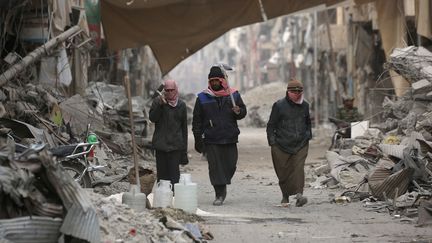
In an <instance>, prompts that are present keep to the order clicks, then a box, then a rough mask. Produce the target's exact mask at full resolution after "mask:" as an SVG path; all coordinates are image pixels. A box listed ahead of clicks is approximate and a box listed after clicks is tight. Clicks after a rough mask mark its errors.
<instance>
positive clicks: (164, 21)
mask: <svg viewBox="0 0 432 243" xmlns="http://www.w3.org/2000/svg"><path fill="white" fill-rule="evenodd" d="M343 1H344V0H307V1H304V0H285V1H279V0H261V1H260V0H188V1H185V0H159V1H156V0H147V1H142V0H134V1H130V0H101V14H102V23H103V27H104V31H105V35H106V38H107V41H108V46H109V48H110V49H112V50H118V49H124V48H132V47H138V46H143V45H149V46H150V48H151V49H152V51H153V54H154V55H155V57H156V59H157V61H158V63H159V66H160V68H161V71H162V74H166V73H168V72H169V71H170V70H171V69H172V68H174V67H175V66H176V65H177V64H178V63H180V62H181V61H182V60H183V59H185V58H186V57H188V56H190V55H192V54H193V53H195V52H196V51H198V50H199V49H201V48H202V47H204V46H205V45H206V44H208V43H210V42H211V41H213V40H215V39H216V38H217V37H219V36H221V35H222V34H224V33H225V32H227V31H229V30H230V29H232V28H235V27H239V26H243V25H248V24H252V23H256V22H261V21H263V14H262V13H263V12H264V13H265V16H266V17H267V18H268V19H271V18H275V17H278V16H282V15H286V14H290V13H294V12H297V11H300V10H304V9H307V8H311V7H315V6H318V5H324V6H329V5H333V4H336V3H339V2H343ZM261 3H262V5H261Z"/></svg>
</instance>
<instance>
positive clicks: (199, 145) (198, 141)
mask: <svg viewBox="0 0 432 243" xmlns="http://www.w3.org/2000/svg"><path fill="white" fill-rule="evenodd" d="M195 151H197V152H198V153H200V154H201V153H202V152H204V141H203V139H202V138H201V137H199V136H195Z"/></svg>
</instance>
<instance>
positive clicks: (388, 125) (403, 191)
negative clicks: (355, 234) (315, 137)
mask: <svg viewBox="0 0 432 243" xmlns="http://www.w3.org/2000/svg"><path fill="white" fill-rule="evenodd" d="M386 67H387V68H388V69H391V70H394V71H396V72H397V73H399V74H400V75H402V76H403V77H404V78H405V79H407V80H408V81H410V82H411V84H412V89H411V90H410V91H409V92H407V93H406V94H405V95H404V96H402V97H399V98H398V99H397V100H393V99H390V98H385V100H384V102H383V104H382V107H383V112H382V118H383V121H384V122H382V123H380V124H373V125H371V127H373V129H374V131H370V132H368V131H367V132H366V133H365V135H364V136H362V137H358V138H356V139H355V142H354V144H352V146H350V147H348V148H349V149H351V150H352V154H354V156H357V157H353V156H352V155H349V153H346V152H345V151H346V150H344V149H346V148H347V147H346V146H344V147H339V148H335V149H333V151H327V154H326V159H327V161H328V164H329V166H330V168H331V171H330V175H331V176H332V177H333V178H334V179H335V180H336V181H337V182H338V183H339V186H340V187H343V188H347V189H349V190H350V191H349V192H352V191H354V192H356V193H359V192H361V193H367V194H368V195H369V198H367V199H365V200H364V201H363V202H364V206H365V207H366V209H367V210H370V211H377V212H389V213H391V214H392V216H393V217H395V218H400V219H401V220H405V219H407V217H408V218H409V217H411V218H412V217H416V216H417V213H416V212H417V208H419V205H420V203H419V202H423V203H424V204H423V205H425V206H423V207H422V208H419V210H418V216H419V218H418V224H419V225H424V224H428V223H429V222H431V221H430V219H431V218H432V213H431V212H432V211H431V210H430V208H431V207H430V204H427V203H426V202H429V203H430V200H431V197H432V186H431V185H432V184H431V182H432V170H431V168H432V135H431V132H432V112H431V111H432V103H431V102H430V101H432V100H428V99H426V98H425V97H427V96H428V93H430V91H431V89H432V83H431V82H432V72H430V70H432V53H431V52H429V51H428V50H426V49H425V48H423V47H407V48H403V49H398V48H396V49H395V50H394V52H393V54H392V55H391V57H390V60H389V62H388V63H387V65H386ZM343 140H348V139H343ZM337 144H338V145H340V144H347V143H346V142H339V143H337ZM343 151H344V152H343ZM364 185H367V186H368V187H364ZM362 187H363V188H362ZM361 188H362V189H361ZM353 189H355V190H353ZM338 200H340V201H344V200H342V197H338ZM428 200H429V201H428ZM413 210H414V211H415V212H414V211H413ZM409 220H411V219H409Z"/></svg>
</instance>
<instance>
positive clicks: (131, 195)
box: [122, 184, 147, 212]
mask: <svg viewBox="0 0 432 243" xmlns="http://www.w3.org/2000/svg"><path fill="white" fill-rule="evenodd" d="M146 202H147V197H146V195H145V194H144V193H142V192H140V190H139V188H138V186H137V185H133V184H131V185H130V191H129V192H125V193H123V195H122V203H123V204H127V205H128V206H129V207H130V208H132V209H133V210H135V211H136V212H142V211H144V210H145V209H146Z"/></svg>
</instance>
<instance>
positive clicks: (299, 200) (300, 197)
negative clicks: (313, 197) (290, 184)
mask: <svg viewBox="0 0 432 243" xmlns="http://www.w3.org/2000/svg"><path fill="white" fill-rule="evenodd" d="M296 199H297V200H296V204H295V205H296V207H302V206H303V205H305V204H306V203H307V201H308V200H307V197H305V196H303V195H302V194H300V193H299V194H297V195H296Z"/></svg>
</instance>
